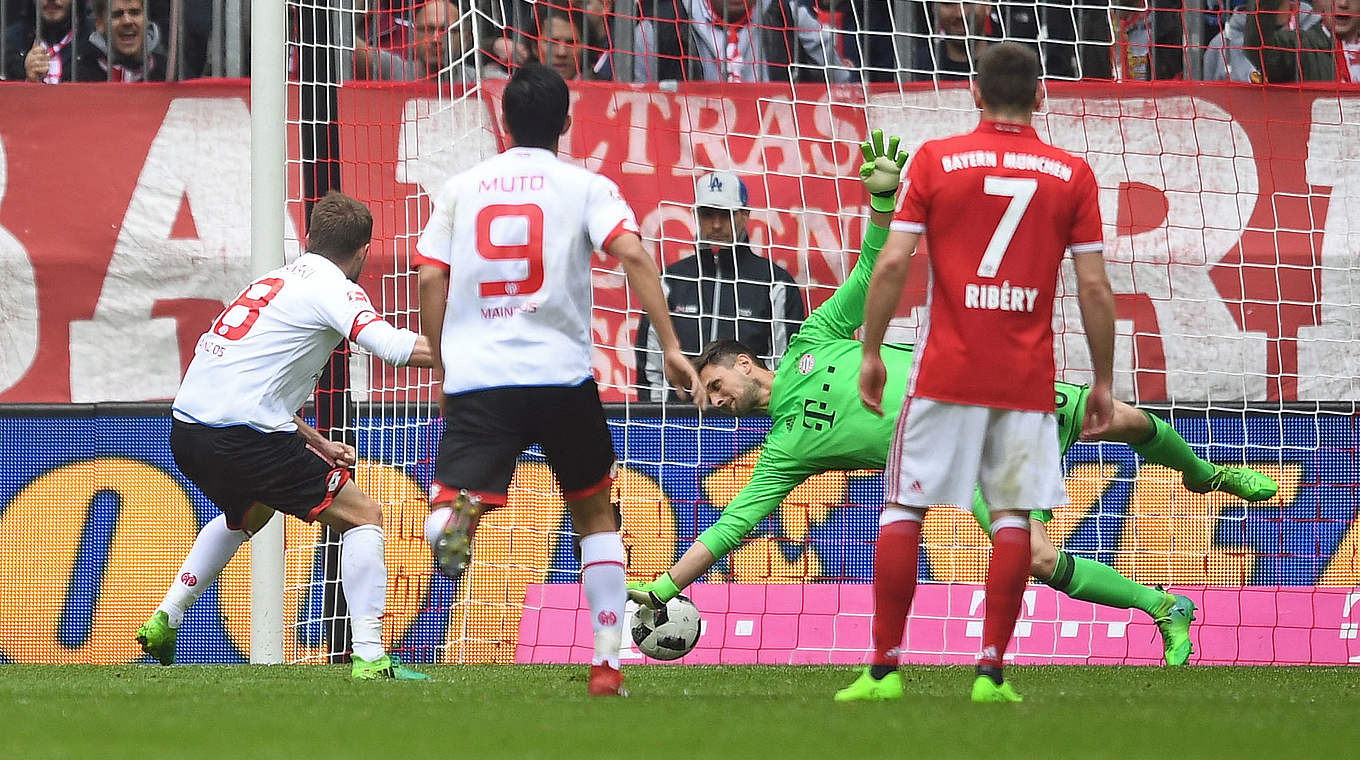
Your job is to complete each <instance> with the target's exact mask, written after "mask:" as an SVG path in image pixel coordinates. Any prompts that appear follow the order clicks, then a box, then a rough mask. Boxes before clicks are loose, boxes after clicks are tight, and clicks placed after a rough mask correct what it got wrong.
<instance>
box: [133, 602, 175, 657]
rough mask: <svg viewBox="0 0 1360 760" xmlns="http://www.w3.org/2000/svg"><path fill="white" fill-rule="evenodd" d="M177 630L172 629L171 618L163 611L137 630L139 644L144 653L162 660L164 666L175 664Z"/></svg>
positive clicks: (159, 611) (158, 611) (158, 612)
mask: <svg viewBox="0 0 1360 760" xmlns="http://www.w3.org/2000/svg"><path fill="white" fill-rule="evenodd" d="M177 630H178V629H175V628H171V627H170V616H169V615H167V614H165V613H164V612H163V611H161V610H156V614H154V615H152V616H151V619H150V620H148V621H146V622H145V623H142V626H141V627H140V628H138V629H137V643H138V644H141V645H142V651H143V652H146V653H147V654H149V655H151V656H152V657H155V658H156V659H157V660H160V663H161V664H162V665H173V664H174V662H175V637H176V635H177Z"/></svg>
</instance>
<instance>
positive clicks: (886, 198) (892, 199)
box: [859, 129, 907, 214]
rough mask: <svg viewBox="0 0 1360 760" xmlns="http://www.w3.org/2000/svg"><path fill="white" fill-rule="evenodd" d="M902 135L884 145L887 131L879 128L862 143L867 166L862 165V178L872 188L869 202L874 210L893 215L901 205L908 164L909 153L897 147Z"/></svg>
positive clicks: (867, 188)
mask: <svg viewBox="0 0 1360 760" xmlns="http://www.w3.org/2000/svg"><path fill="white" fill-rule="evenodd" d="M901 142H902V138H900V137H897V136H896V135H894V136H893V137H892V138H890V139H889V140H888V147H887V148H886V149H885V148H884V147H883V130H881V129H875V130H874V131H873V132H870V133H869V139H868V140H865V141H864V142H862V143H860V145H859V149H860V152H861V153H863V154H864V162H865V163H864V165H863V166H861V167H860V168H859V177H860V181H862V182H863V183H864V188H865V189H866V190H868V191H869V205H870V206H872V207H873V209H874V211H881V212H883V213H885V214H891V213H892V212H893V211H894V210H895V209H896V208H897V189H898V188H899V187H901V186H902V167H904V166H906V165H907V152H906V151H905V150H902V151H899V150H898V149H897V146H898V145H899V144H901Z"/></svg>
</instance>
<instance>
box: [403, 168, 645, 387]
mask: <svg viewBox="0 0 1360 760" xmlns="http://www.w3.org/2000/svg"><path fill="white" fill-rule="evenodd" d="M624 232H634V233H635V232H637V221H636V220H635V218H634V216H633V212H632V209H630V208H629V207H628V204H627V203H625V202H624V200H623V198H622V197H621V196H620V195H619V189H618V186H617V185H615V184H614V183H613V182H611V181H610V180H608V179H606V178H605V177H601V176H600V175H598V174H595V173H593V172H591V171H588V170H586V169H582V168H580V167H577V166H573V165H571V164H568V163H565V162H563V161H560V160H558V158H557V156H555V155H553V154H552V153H551V152H549V151H547V150H543V149H541V148H511V149H510V150H507V151H506V152H504V153H502V154H500V155H498V156H495V157H494V158H490V159H488V160H486V161H483V162H482V163H480V164H478V165H477V166H475V167H473V168H472V169H470V170H468V171H466V172H463V173H461V174H458V175H457V176H455V177H453V178H452V179H450V180H449V181H448V182H447V183H446V184H445V185H444V187H443V188H442V189H441V190H440V191H439V193H438V195H437V196H436V197H435V199H434V210H433V211H432V213H431V216H430V221H429V222H428V223H427V224H426V225H425V229H424V231H423V232H422V233H421V236H420V242H419V243H418V245H417V251H418V253H419V255H418V256H416V257H415V261H414V262H413V263H414V264H415V265H417V266H419V265H433V266H439V267H442V268H445V269H447V270H448V272H449V295H448V304H447V307H446V309H445V312H444V329H443V335H442V339H441V346H440V349H441V353H442V355H443V360H444V392H445V393H448V394H456V393H465V392H468V391H474V390H481V389H485V388H503V387H506V386H525V385H562V386H571V385H578V384H580V383H581V382H584V381H585V380H587V379H589V378H590V377H591V370H590V347H591V338H590V306H591V278H590V257H591V254H592V252H593V251H595V250H596V249H597V248H604V247H605V246H607V245H608V244H609V242H610V241H612V240H613V239H614V238H615V237H616V236H618V235H620V234H622V233H624Z"/></svg>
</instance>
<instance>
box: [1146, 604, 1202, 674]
mask: <svg viewBox="0 0 1360 760" xmlns="http://www.w3.org/2000/svg"><path fill="white" fill-rule="evenodd" d="M1157 590H1158V591H1161V590H1162V587H1161V586H1158V587H1157ZM1166 596H1167V601H1166V604H1164V605H1162V608H1161V609H1160V610H1158V611H1157V614H1156V615H1153V616H1152V620H1153V622H1155V623H1156V624H1157V630H1159V631H1161V632H1162V649H1163V652H1164V654H1165V656H1166V664H1167V665H1184V664H1185V663H1186V661H1187V660H1189V659H1190V655H1191V654H1192V653H1193V652H1194V651H1195V647H1194V645H1192V644H1191V643H1190V623H1192V622H1194V620H1195V603H1194V602H1192V601H1190V597H1187V596H1181V595H1180V594H1167V595H1166Z"/></svg>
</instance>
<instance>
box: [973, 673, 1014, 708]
mask: <svg viewBox="0 0 1360 760" xmlns="http://www.w3.org/2000/svg"><path fill="white" fill-rule="evenodd" d="M973 701H974V702H977V703H979V704H984V703H988V702H1024V701H1025V698H1024V697H1022V696H1020V695H1019V694H1016V693H1015V689H1013V688H1011V682H1010V681H1002V682H1001V685H1000V686H997V685H996V684H995V683H994V682H993V681H992V679H990V678H988V677H987V676H978V677H977V678H976V679H975V680H974V681H973Z"/></svg>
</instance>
